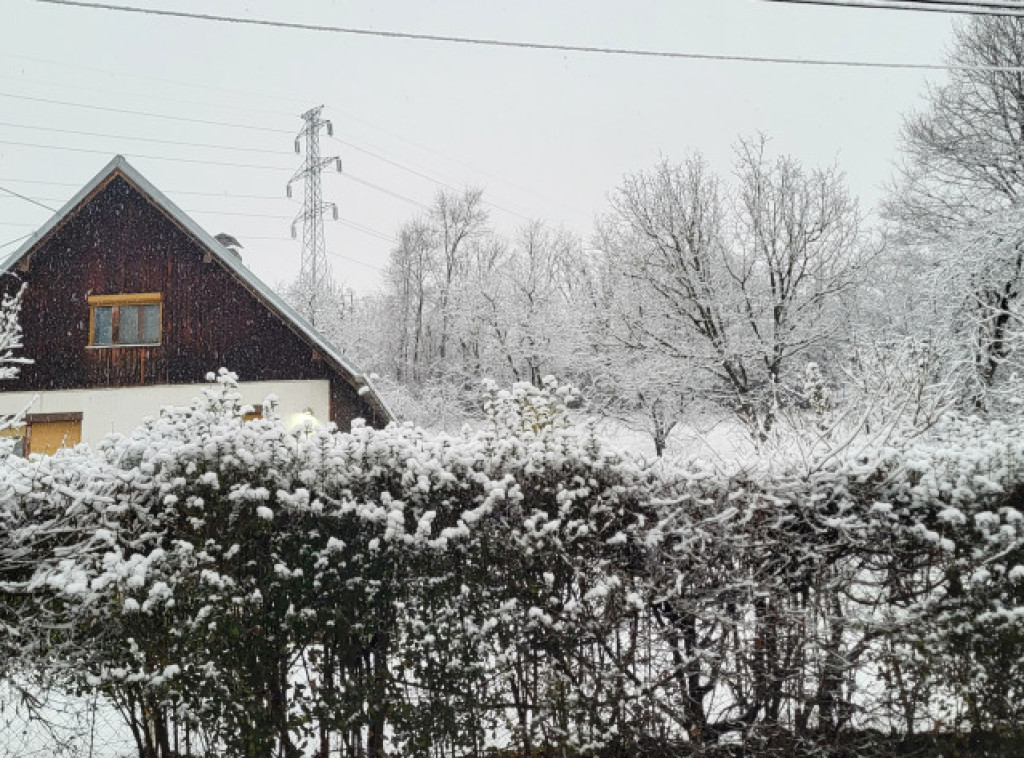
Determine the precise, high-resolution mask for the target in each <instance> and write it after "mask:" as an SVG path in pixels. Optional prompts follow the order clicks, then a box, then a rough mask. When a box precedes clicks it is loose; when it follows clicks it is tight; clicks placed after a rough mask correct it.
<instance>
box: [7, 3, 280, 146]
mask: <svg viewBox="0 0 1024 758" xmlns="http://www.w3.org/2000/svg"><path fill="white" fill-rule="evenodd" d="M41 1H42V0H40V2H41ZM0 97H6V98H10V99H12V100H27V101H29V102H33V103H49V104H51V105H63V106H66V107H68V108H85V109H87V110H92V111H106V112H107V113H121V114H124V115H129V116H146V117H148V118H162V119H167V120H169V121H187V122H188V123H190V124H206V125H207V126H229V127H231V128H232V129H251V130H253V131H257V132H270V133H272V134H288V135H291V134H292V131H291V130H289V129H273V128H271V127H268V126H254V125H253V124H232V123H229V122H227V121H212V120H209V119H202V118H189V117H188V116H172V115H170V114H167V113H153V112H151V111H133V110H129V109H126V108H111V107H109V106H105V105H92V104H89V103H72V102H68V101H67V100H53V99H50V98H45V97H32V96H31V95H18V94H15V93H12V92H0Z"/></svg>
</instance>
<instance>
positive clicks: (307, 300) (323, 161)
mask: <svg viewBox="0 0 1024 758" xmlns="http://www.w3.org/2000/svg"><path fill="white" fill-rule="evenodd" d="M323 109H324V107H323V106H322V105H320V106H317V107H316V108H310V109H309V110H308V111H306V112H305V113H303V114H302V120H303V121H305V122H306V123H305V125H304V126H303V127H302V131H300V132H299V133H298V135H296V137H295V152H296V153H300V154H301V153H302V142H303V140H304V141H305V143H306V160H305V161H304V162H303V164H302V168H300V169H299V170H298V171H296V172H295V175H294V176H292V178H291V179H289V180H288V185H287V188H286V189H287V195H288V197H291V196H292V184H294V183H295V182H297V181H299V180H300V179H301V180H302V184H303V188H302V191H303V195H302V210H301V211H300V212H299V214H298V215H297V216H296V217H295V220H294V221H293V222H292V237H296V236H297V235H296V231H295V228H296V226H297V225H298V223H299V222H300V221H301V222H302V263H301V265H300V266H299V280H298V283H297V285H298V286H297V287H296V290H297V291H296V299H297V301H298V302H297V305H298V311H299V313H300V314H301V315H303V316H304V317H305V318H306V319H307V320H308V321H309V322H310V323H311V324H312V325H313V326H317V315H318V313H319V312H320V309H321V308H322V307H323V306H324V305H325V304H326V303H325V300H326V299H327V298H328V297H329V296H330V295H331V293H332V291H333V289H334V282H333V281H332V279H331V266H330V263H328V261H327V249H326V248H325V246H324V213H325V212H326V211H327V210H330V211H331V213H332V214H333V216H334V218H335V220H337V218H338V206H337V205H336V204H334V203H332V202H324V200H323V197H322V195H321V191H320V172H321V171H322V170H323V169H324V168H325V167H327V166H330V165H331V164H334V166H335V167H336V168H337V170H338V171H339V172H340V171H341V158H338V157H336V156H334V157H330V158H321V157H320V130H321V129H324V130H326V132H327V136H329V137H330V136H332V135H333V134H334V127H333V126H332V125H331V122H330V120H328V119H323V118H321V117H320V113H321V112H322V111H323Z"/></svg>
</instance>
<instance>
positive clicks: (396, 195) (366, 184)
mask: <svg viewBox="0 0 1024 758" xmlns="http://www.w3.org/2000/svg"><path fill="white" fill-rule="evenodd" d="M342 177H343V178H345V179H350V180H351V181H353V182H355V183H356V184H361V185H363V186H364V187H369V188H370V189H374V190H377V191H378V192H382V193H384V194H385V195H390V196H391V197H393V198H396V199H398V200H403V201H405V202H407V203H409V204H411V205H415V206H417V207H419V208H422V209H423V210H430V206H428V205H426V204H425V203H421V202H420V201H419V200H413V199H412V198H411V197H407V196H406V195H403V194H401V193H399V192H395V191H394V190H389V189H388V188H387V187H381V186H380V185H379V184H374V183H373V182H368V181H367V180H366V179H360V178H359V177H357V176H352V174H342Z"/></svg>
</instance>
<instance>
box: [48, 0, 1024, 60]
mask: <svg viewBox="0 0 1024 758" xmlns="http://www.w3.org/2000/svg"><path fill="white" fill-rule="evenodd" d="M39 2H56V0H39ZM766 2H769V3H786V4H789V5H825V6H830V7H835V8H858V9H869V10H876V11H918V12H923V13H953V14H959V15H968V16H1009V17H1012V18H1024V7H1022V6H1020V5H1014V4H1010V3H967V2H938V0H933V2H930V3H929V2H923V3H922V2H914V1H913V0H887V1H886V2H882V1H881V0H878V1H877V2H876V1H875V0H766ZM941 68H946V69H957V70H959V69H961V68H965V69H968V68H969V69H971V70H977V69H981V70H986V71H992V70H998V71H1019V70H1020V69H1019V68H1009V67H1002V66H999V67H996V66H985V67H974V66H964V67H960V66H955V65H949V66H942V67H941Z"/></svg>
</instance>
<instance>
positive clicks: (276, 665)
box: [0, 374, 1024, 758]
mask: <svg viewBox="0 0 1024 758" xmlns="http://www.w3.org/2000/svg"><path fill="white" fill-rule="evenodd" d="M541 384H542V387H541V388H537V387H536V386H534V385H531V384H528V383H522V384H518V385H516V386H514V387H513V388H512V389H511V390H499V389H498V388H497V387H495V386H493V385H492V386H490V387H489V388H488V389H487V391H486V393H485V396H484V408H485V415H486V418H487V423H486V425H485V426H484V427H483V428H481V429H479V430H477V431H469V430H465V431H464V432H462V433H461V434H459V435H455V436H449V435H445V434H435V433H427V432H425V431H423V430H422V429H419V428H417V427H414V426H412V425H406V426H392V427H389V428H388V429H385V430H374V429H371V428H368V427H365V426H356V427H355V428H353V430H352V431H351V432H350V433H341V432H337V431H334V430H330V429H313V428H306V429H300V430H297V431H293V432H289V431H286V430H285V428H284V427H283V425H282V423H281V422H280V420H279V419H277V418H275V417H274V415H273V410H272V408H267V411H268V416H267V418H264V419H261V420H255V421H243V414H244V409H243V408H242V407H241V405H240V402H239V399H238V397H239V396H238V393H237V392H236V391H235V388H234V378H233V377H232V376H231V375H229V374H222V375H221V376H220V378H219V383H218V385H217V387H215V388H214V389H211V391H209V392H208V393H207V395H206V397H204V398H202V399H200V400H197V401H196V402H195V403H194V404H193V405H192V406H191V407H190V408H183V409H167V410H165V411H164V412H163V413H162V415H161V416H160V418H158V419H155V420H153V421H151V422H150V423H148V424H147V425H145V426H144V427H142V428H141V429H139V430H138V431H137V432H136V433H134V434H133V435H131V436H130V437H113V438H111V439H109V440H108V441H107V442H106V443H104V445H103V446H102V449H101V451H100V452H101V455H100V457H98V458H97V457H96V456H95V455H92V454H89V453H88V452H86V451H84V450H76V451H68V452H64V453H61V454H59V455H58V456H55V457H53V458H44V459H34V460H31V461H24V460H22V459H17V458H9V459H7V460H6V462H5V465H4V467H3V470H2V480H0V498H2V504H3V507H2V508H0V513H3V517H4V519H5V523H4V526H5V529H4V530H3V531H2V533H0V568H2V571H3V584H2V589H3V593H2V594H0V614H2V617H3V622H4V625H3V627H2V630H3V634H2V636H0V641H2V643H3V650H4V655H3V658H2V659H0V660H2V662H3V669H2V671H0V673H2V674H3V675H4V676H5V677H8V678H9V679H10V680H12V681H21V682H25V681H31V680H32V678H33V677H39V678H40V679H42V680H49V681H51V682H53V681H56V682H58V683H60V684H61V685H62V686H65V687H71V688H73V689H75V690H76V691H78V692H82V693H91V694H96V695H99V696H102V697H104V698H108V699H109V700H110V701H112V702H114V703H116V704H117V705H118V707H119V708H120V710H121V711H122V713H123V714H124V716H125V718H126V720H127V723H128V724H129V725H130V727H131V730H132V732H133V734H134V736H135V739H136V741H137V744H138V752H139V755H140V756H141V757H142V758H169V757H170V756H172V755H193V756H199V755H202V756H213V755H217V756H221V755H227V756H245V757H247V758H256V756H268V757H269V756H299V755H310V754H313V755H321V756H326V755H328V754H331V755H338V754H340V755H345V756H353V757H355V756H381V755H384V754H385V753H388V754H397V755H410V756H414V755H422V756H438V757H440V756H498V755H518V756H536V755H556V754H557V755H563V756H574V755H614V756H635V755H757V756H772V755H777V756H792V755H858V756H860V755H870V754H872V751H875V752H878V753H883V754H884V753H885V752H886V751H891V750H894V749H897V748H894V747H893V746H898V745H904V746H905V747H906V748H907V749H908V750H909V749H911V748H913V747H914V746H915V745H916V746H919V745H920V744H922V743H921V740H922V739H932V738H933V737H935V738H936V739H939V738H942V739H949V738H950V735H956V734H971V735H974V737H973V738H974V739H981V738H982V736H983V735H986V734H993V733H995V734H1000V733H1003V734H1007V733H1014V732H1015V731H1016V730H1019V725H1020V723H1021V719H1022V718H1024V713H1022V703H1024V692H1022V683H1024V611H1022V608H1024V513H1022V511H1024V507H1022V503H1024V478H1022V472H1024V442H1022V441H1021V438H1020V435H1019V434H1017V429H1018V428H1019V427H1018V426H1016V425H1007V424H1004V423H1001V422H998V421H981V420H978V419H975V418H961V417H958V416H955V415H948V416H946V417H945V418H944V419H943V420H942V421H940V422H939V423H938V424H937V425H936V426H935V427H934V428H933V431H932V433H930V434H929V435H926V436H922V435H919V434H907V435H904V434H902V433H899V432H893V433H891V434H889V435H887V437H886V438H885V439H884V440H883V441H880V442H878V443H877V444H865V445H861V446H859V447H853V446H849V447H845V448H841V449H840V448H836V449H833V450H832V451H831V452H828V453H826V454H823V455H813V456H810V457H809V458H808V459H807V460H806V461H805V462H804V463H803V464H802V465H793V466H791V467H790V468H788V469H785V470H776V471H774V472H770V471H749V472H746V473H740V474H734V475H731V476H726V475H724V474H721V473H719V472H716V471H714V470H711V469H704V468H698V467H688V468H682V469H674V468H669V467H664V466H656V467H653V468H652V467H647V466H644V465H640V464H638V463H637V462H635V461H633V460H631V459H629V458H625V457H622V456H621V455H619V454H617V453H614V452H611V451H609V450H608V449H607V448H606V447H604V446H603V445H602V443H601V442H600V440H599V439H598V438H597V437H596V436H595V435H594V433H593V430H592V429H591V428H590V427H588V426H587V425H585V424H583V425H579V424H576V423H574V421H573V419H572V417H571V412H570V411H569V410H568V408H567V406H568V405H570V404H571V403H572V396H573V393H572V391H571V390H569V389H567V388H565V387H560V386H558V385H557V384H555V383H554V382H553V381H551V380H546V381H545V380H542V382H541ZM935 735H938V736H937V737H936V736H935Z"/></svg>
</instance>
